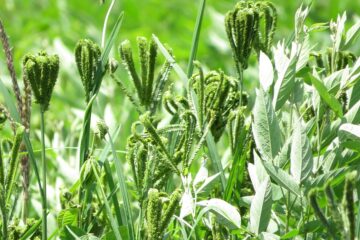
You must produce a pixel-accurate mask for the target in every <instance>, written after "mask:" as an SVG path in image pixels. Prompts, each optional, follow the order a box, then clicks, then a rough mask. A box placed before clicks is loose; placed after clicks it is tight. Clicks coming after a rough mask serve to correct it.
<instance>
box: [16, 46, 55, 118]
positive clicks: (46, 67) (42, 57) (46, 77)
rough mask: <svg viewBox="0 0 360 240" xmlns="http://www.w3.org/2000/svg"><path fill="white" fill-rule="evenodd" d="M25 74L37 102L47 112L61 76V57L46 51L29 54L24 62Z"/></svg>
mask: <svg viewBox="0 0 360 240" xmlns="http://www.w3.org/2000/svg"><path fill="white" fill-rule="evenodd" d="M23 66H24V67H23V68H24V74H25V75H26V77H27V79H29V82H30V86H31V89H32V91H33V93H34V96H35V100H36V102H37V103H38V104H40V105H41V106H42V107H43V110H44V111H46V110H47V109H48V107H49V103H50V99H51V94H52V91H53V89H54V86H55V83H56V80H57V77H58V74H59V57H58V56H57V55H48V54H47V53H46V52H45V51H41V52H39V53H38V54H37V55H32V54H28V55H26V56H25V58H24V61H23Z"/></svg>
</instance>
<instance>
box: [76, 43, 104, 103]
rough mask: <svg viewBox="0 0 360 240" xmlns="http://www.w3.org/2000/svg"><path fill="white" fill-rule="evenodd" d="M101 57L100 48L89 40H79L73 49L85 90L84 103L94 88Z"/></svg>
mask: <svg viewBox="0 0 360 240" xmlns="http://www.w3.org/2000/svg"><path fill="white" fill-rule="evenodd" d="M100 57H101V50H100V47H99V46H98V45H97V44H96V43H94V42H93V41H91V40H89V39H81V40H79V41H78V43H77V45H76V47H75V61H76V65H77V68H78V70H79V74H80V77H81V81H82V84H83V86H84V90H85V96H86V101H87V102H88V101H89V100H90V95H91V92H92V90H93V87H94V84H95V83H94V81H95V74H96V71H97V65H98V62H99V60H100Z"/></svg>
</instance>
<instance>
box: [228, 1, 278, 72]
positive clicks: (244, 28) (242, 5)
mask: <svg viewBox="0 0 360 240" xmlns="http://www.w3.org/2000/svg"><path fill="white" fill-rule="evenodd" d="M276 22H277V13H276V9H275V7H274V6H273V5H272V4H271V3H269V2H256V3H254V2H253V1H246V2H245V1H240V2H239V3H237V5H236V6H235V8H234V9H233V10H232V11H229V12H228V13H227V14H226V17H225V29H226V34H227V37H228V39H229V42H230V46H231V49H232V51H233V56H234V59H235V62H236V63H238V64H240V65H241V67H242V68H243V69H246V68H247V66H248V59H249V57H250V54H251V50H252V49H253V48H255V49H256V50H257V51H260V50H261V51H263V52H265V53H269V51H270V49H271V45H272V41H273V36H274V32H275V28H276Z"/></svg>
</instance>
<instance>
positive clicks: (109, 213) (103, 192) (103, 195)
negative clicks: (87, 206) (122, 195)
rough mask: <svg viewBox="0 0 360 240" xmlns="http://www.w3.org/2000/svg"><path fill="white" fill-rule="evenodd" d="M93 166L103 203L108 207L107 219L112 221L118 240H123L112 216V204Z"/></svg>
mask: <svg viewBox="0 0 360 240" xmlns="http://www.w3.org/2000/svg"><path fill="white" fill-rule="evenodd" d="M91 165H92V168H93V172H94V175H95V177H96V180H97V181H98V183H99V184H98V186H99V189H100V193H101V195H102V198H103V201H104V203H105V207H106V211H107V217H108V218H109V220H110V224H111V228H112V230H113V231H114V234H115V237H116V239H117V240H121V239H122V238H121V235H120V232H119V228H118V224H117V222H116V220H115V219H114V217H113V215H112V212H111V208H110V204H109V202H108V199H107V197H106V194H105V191H104V189H103V187H102V186H101V179H100V177H99V175H98V173H97V170H96V167H95V166H94V165H93V164H91Z"/></svg>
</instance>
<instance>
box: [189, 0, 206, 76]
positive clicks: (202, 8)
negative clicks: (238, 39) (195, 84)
mask: <svg viewBox="0 0 360 240" xmlns="http://www.w3.org/2000/svg"><path fill="white" fill-rule="evenodd" d="M205 6H206V0H201V2H200V7H199V11H198V14H197V18H196V23H195V29H194V33H193V38H192V44H191V52H190V56H189V62H188V68H187V77H188V78H190V77H191V76H192V74H193V70H194V60H195V59H196V54H197V49H198V46H199V37H200V31H201V24H202V20H203V16H204V11H205Z"/></svg>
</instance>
